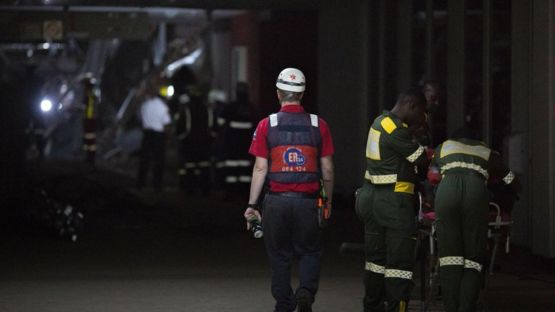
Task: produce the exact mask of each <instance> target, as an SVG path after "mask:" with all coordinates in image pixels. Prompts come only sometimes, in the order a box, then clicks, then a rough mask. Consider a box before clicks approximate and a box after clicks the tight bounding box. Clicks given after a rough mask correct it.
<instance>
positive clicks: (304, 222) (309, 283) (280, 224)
mask: <svg viewBox="0 0 555 312" xmlns="http://www.w3.org/2000/svg"><path fill="white" fill-rule="evenodd" d="M263 208H264V212H263V218H262V220H263V225H264V243H265V244H266V252H267V254H268V258H269V260H270V266H271V268H272V295H273V297H274V299H275V300H276V306H275V310H274V311H276V312H290V311H293V310H295V307H296V300H295V294H294V293H293V290H292V288H291V264H292V262H293V259H294V258H296V257H298V259H299V281H300V285H299V288H298V289H297V291H299V290H300V289H304V290H305V291H308V292H309V293H310V294H311V295H312V300H314V296H315V295H316V292H317V290H318V282H319V279H320V257H321V254H322V247H321V230H320V228H319V227H318V210H317V206H316V199H311V198H292V197H285V196H281V195H272V194H268V195H266V198H265V199H264V203H263Z"/></svg>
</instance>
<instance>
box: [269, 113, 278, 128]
mask: <svg viewBox="0 0 555 312" xmlns="http://www.w3.org/2000/svg"><path fill="white" fill-rule="evenodd" d="M277 125H278V118H277V114H271V115H270V127H275V126H277Z"/></svg>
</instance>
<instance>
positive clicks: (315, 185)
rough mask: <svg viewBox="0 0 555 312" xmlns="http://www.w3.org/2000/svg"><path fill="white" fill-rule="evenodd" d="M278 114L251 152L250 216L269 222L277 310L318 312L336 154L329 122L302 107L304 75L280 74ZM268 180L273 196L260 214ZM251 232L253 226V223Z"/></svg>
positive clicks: (260, 130)
mask: <svg viewBox="0 0 555 312" xmlns="http://www.w3.org/2000/svg"><path fill="white" fill-rule="evenodd" d="M276 87H277V97H278V100H279V102H280V104H281V109H280V111H279V112H278V113H275V114H272V115H270V116H268V117H267V118H264V119H263V120H261V121H260V122H259V124H258V126H257V128H256V130H255V132H254V136H253V139H252V143H251V146H250V149H249V153H250V154H252V155H254V156H255V157H256V160H255V164H254V168H253V173H252V182H251V188H250V196H249V203H248V205H247V207H248V208H247V209H246V211H245V213H244V216H245V218H246V219H247V220H251V219H252V218H253V217H256V218H258V219H259V220H262V221H263V226H264V242H265V245H266V252H267V254H268V258H269V260H270V266H271V268H272V295H273V297H274V298H275V300H276V305H275V308H274V311H276V312H291V311H294V310H295V308H297V311H300V312H307V311H312V308H311V307H312V303H313V302H314V297H315V295H316V292H317V290H318V282H319V276H320V257H321V229H320V227H319V221H318V205H317V197H318V194H319V193H320V189H321V187H322V186H323V188H324V190H325V192H326V194H327V195H328V202H327V205H328V208H329V209H331V202H332V190H333V175H334V172H333V161H332V155H333V152H334V149H333V143H332V139H331V134H330V131H329V128H328V125H327V123H326V122H325V121H324V120H323V119H322V118H319V117H318V116H316V115H314V114H308V113H306V112H305V111H304V109H303V107H302V106H301V99H302V97H303V93H304V90H305V77H304V74H303V73H302V72H301V71H300V70H298V69H296V68H286V69H284V70H283V71H281V73H280V74H279V76H278V79H277V83H276ZM265 181H268V182H267V183H268V185H267V189H268V192H267V193H266V194H265V195H264V198H263V201H262V207H261V208H263V215H262V216H263V218H262V216H261V214H260V212H259V210H258V208H259V207H258V203H259V202H261V200H260V199H261V193H262V189H263V186H264V183H265ZM247 227H248V228H250V223H247ZM295 257H298V259H299V270H298V271H299V283H300V285H299V287H298V288H297V289H296V291H295V292H294V291H293V289H292V288H291V272H290V268H291V263H292V261H293V258H295Z"/></svg>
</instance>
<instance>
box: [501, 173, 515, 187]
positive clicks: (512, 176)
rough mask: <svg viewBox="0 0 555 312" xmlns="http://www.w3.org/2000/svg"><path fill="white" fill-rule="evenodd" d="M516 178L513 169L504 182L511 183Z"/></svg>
mask: <svg viewBox="0 0 555 312" xmlns="http://www.w3.org/2000/svg"><path fill="white" fill-rule="evenodd" d="M514 179H515V174H514V173H513V172H512V171H509V173H507V175H506V176H505V177H504V178H503V182H505V184H511V182H513V180H514Z"/></svg>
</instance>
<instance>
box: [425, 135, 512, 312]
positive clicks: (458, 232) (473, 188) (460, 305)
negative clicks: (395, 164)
mask: <svg viewBox="0 0 555 312" xmlns="http://www.w3.org/2000/svg"><path fill="white" fill-rule="evenodd" d="M473 137H474V135H473V134H472V131H471V130H470V129H466V128H463V129H460V130H458V131H456V132H455V133H454V134H453V135H452V136H451V139H449V140H447V141H445V142H443V143H442V144H440V145H439V146H438V147H437V148H436V151H435V154H434V158H433V160H432V165H433V166H437V167H438V168H439V170H440V172H441V174H442V176H443V178H442V180H441V182H440V183H439V186H438V189H437V192H436V197H435V203H434V205H435V211H436V215H437V219H436V224H437V233H438V244H439V266H440V281H441V289H442V296H443V302H444V304H445V308H446V311H447V312H463V311H464V312H466V311H475V310H476V303H477V301H478V295H479V293H480V286H481V281H482V274H483V272H482V270H483V264H484V261H485V252H486V240H487V227H488V211H489V208H488V205H489V200H490V193H489V191H488V189H487V185H486V181H487V180H488V178H489V177H490V176H491V175H495V176H499V177H502V180H503V182H504V183H505V184H507V185H509V186H510V187H512V188H514V190H515V191H518V188H519V184H518V182H516V181H515V175H514V173H513V172H512V171H510V170H509V169H508V168H507V167H506V166H505V165H504V164H503V162H502V161H501V157H500V155H499V154H498V153H497V152H495V151H492V150H491V149H490V148H489V147H488V146H486V145H485V143H483V142H481V141H478V140H476V139H473Z"/></svg>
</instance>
